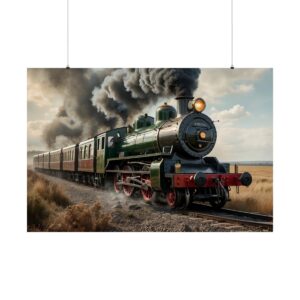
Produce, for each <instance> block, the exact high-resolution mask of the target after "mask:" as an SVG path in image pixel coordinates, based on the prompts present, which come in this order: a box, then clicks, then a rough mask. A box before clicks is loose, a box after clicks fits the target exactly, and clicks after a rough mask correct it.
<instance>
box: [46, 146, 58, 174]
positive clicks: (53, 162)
mask: <svg viewBox="0 0 300 300" xmlns="http://www.w3.org/2000/svg"><path fill="white" fill-rule="evenodd" d="M44 169H46V168H44ZM49 169H50V170H54V171H61V170H62V149H58V150H54V151H50V152H49Z"/></svg>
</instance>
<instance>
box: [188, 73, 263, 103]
mask: <svg viewBox="0 0 300 300" xmlns="http://www.w3.org/2000/svg"><path fill="white" fill-rule="evenodd" d="M267 70H268V69H234V70H231V69H202V75H201V78H200V80H199V83H198V89H197V90H196V91H195V93H194V95H196V96H201V97H203V98H204V99H206V100H207V101H210V102H218V101H219V100H220V98H221V97H224V96H226V95H232V94H246V93H249V92H251V91H253V90H254V89H255V81H257V80H259V79H260V78H261V77H262V75H263V74H264V73H265V72H266V71H267Z"/></svg>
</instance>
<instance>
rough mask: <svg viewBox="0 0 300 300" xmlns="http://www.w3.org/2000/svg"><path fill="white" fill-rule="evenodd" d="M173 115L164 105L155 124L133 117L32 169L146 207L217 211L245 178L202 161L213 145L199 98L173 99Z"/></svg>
mask: <svg viewBox="0 0 300 300" xmlns="http://www.w3.org/2000/svg"><path fill="white" fill-rule="evenodd" d="M175 99H176V100H177V110H176V109H175V108H174V107H173V106H170V105H168V104H167V103H164V104H163V105H161V106H159V107H158V108H157V110H156V118H155V119H154V118H153V117H150V116H148V115H147V114H145V115H142V116H140V117H138V119H137V120H136V121H135V122H134V124H133V126H128V127H121V128H116V129H112V130H109V131H106V132H102V133H100V134H98V135H96V136H95V137H93V138H91V139H88V140H85V141H82V142H81V143H79V144H74V145H71V146H68V147H64V148H61V149H57V150H54V151H50V152H46V153H43V154H39V155H35V156H34V158H33V164H34V168H35V169H36V170H38V171H42V172H46V173H48V174H51V175H56V176H62V177H64V178H68V179H71V180H74V181H77V182H83V183H87V184H91V185H94V186H104V185H105V183H106V182H107V181H110V182H112V183H113V186H114V190H115V192H116V193H121V192H123V193H124V194H125V195H126V196H128V197H131V196H133V195H134V194H135V193H137V192H138V193H140V194H141V196H142V197H143V199H144V200H145V201H146V202H148V203H156V201H157V199H158V198H159V199H160V200H161V199H164V201H165V202H166V204H167V205H168V206H169V207H170V208H172V209H175V208H186V207H187V206H188V205H189V204H190V203H191V202H193V201H207V202H209V203H210V204H211V206H213V207H214V208H221V207H223V206H224V205H225V203H226V201H228V200H229V191H230V187H232V186H237V187H238V186H241V185H243V186H249V185H250V184H251V182H252V177H251V175H250V174H249V173H248V172H244V173H238V171H237V170H235V172H234V173H230V170H229V168H230V165H229V164H221V163H220V162H219V161H218V160H217V158H215V157H209V156H207V155H208V154H209V153H210V152H211V151H212V149H213V148H214V145H215V144H216V140H217V131H216V128H215V125H214V122H213V121H212V120H211V119H210V118H209V117H208V116H207V115H205V114H204V113H203V111H204V109H205V107H206V103H205V101H204V100H203V99H202V98H193V97H177V98H175Z"/></svg>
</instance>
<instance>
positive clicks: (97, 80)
mask: <svg viewBox="0 0 300 300" xmlns="http://www.w3.org/2000/svg"><path fill="white" fill-rule="evenodd" d="M39 71H40V76H44V77H45V80H46V81H47V82H48V85H49V86H50V87H51V88H53V89H57V90H58V91H60V92H61V94H62V95H63V97H64V102H63V105H62V107H60V108H59V111H58V113H57V115H56V117H55V119H54V120H53V121H52V122H51V123H50V124H49V125H48V126H46V128H45V130H44V136H45V140H46V142H47V144H48V146H49V147H52V146H53V145H54V144H55V142H56V139H57V138H58V137H60V136H62V137H65V138H67V141H69V142H78V141H80V140H82V139H85V138H88V137H91V136H94V135H95V134H97V133H98V132H101V131H104V130H107V129H111V128H114V127H116V126H124V125H127V124H128V123H130V122H132V121H133V119H134V118H135V117H136V115H137V114H138V113H141V111H142V110H143V109H144V108H145V107H146V106H148V105H150V104H155V103H156V102H157V100H158V99H159V98H171V97H174V96H185V95H187V96H190V95H192V94H193V91H194V90H195V89H196V88H197V84H198V77H199V75H200V69H69V70H65V69H43V70H39Z"/></svg>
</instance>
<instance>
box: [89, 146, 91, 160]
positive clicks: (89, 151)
mask: <svg viewBox="0 0 300 300" xmlns="http://www.w3.org/2000/svg"><path fill="white" fill-rule="evenodd" d="M90 157H91V145H89V152H88V158H90Z"/></svg>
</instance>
